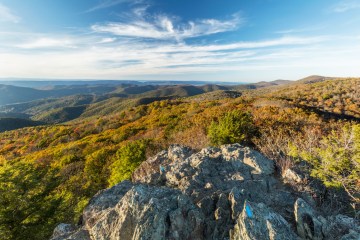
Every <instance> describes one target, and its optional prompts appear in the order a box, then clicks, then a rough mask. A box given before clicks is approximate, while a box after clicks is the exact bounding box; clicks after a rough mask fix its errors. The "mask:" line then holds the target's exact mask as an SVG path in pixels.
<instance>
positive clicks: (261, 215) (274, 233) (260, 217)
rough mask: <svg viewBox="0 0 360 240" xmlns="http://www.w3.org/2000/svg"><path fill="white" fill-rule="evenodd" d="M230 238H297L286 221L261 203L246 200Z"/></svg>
mask: <svg viewBox="0 0 360 240" xmlns="http://www.w3.org/2000/svg"><path fill="white" fill-rule="evenodd" d="M230 239H232V240H237V239H241V240H254V239H264V240H265V239H266V240H292V239H297V236H296V234H295V233H294V232H293V231H292V230H291V228H290V225H289V224H288V222H287V221H286V220H285V219H284V218H283V217H282V216H280V215H279V214H277V213H275V212H273V211H272V210H271V209H270V208H268V207H266V206H265V205H264V204H263V203H258V204H254V203H251V202H248V201H246V202H245V203H244V206H243V211H242V213H241V214H240V216H239V217H238V219H237V222H236V224H235V226H234V229H232V230H231V231H230Z"/></svg>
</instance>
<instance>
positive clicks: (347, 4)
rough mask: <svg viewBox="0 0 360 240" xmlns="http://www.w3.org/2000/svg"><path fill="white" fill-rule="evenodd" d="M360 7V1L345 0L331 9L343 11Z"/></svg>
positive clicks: (338, 11)
mask: <svg viewBox="0 0 360 240" xmlns="http://www.w3.org/2000/svg"><path fill="white" fill-rule="evenodd" d="M359 8H360V2H359V1H356V0H343V1H340V2H339V3H338V4H336V5H334V6H333V7H332V8H331V10H332V11H333V12H337V13H343V12H347V11H350V10H354V9H359Z"/></svg>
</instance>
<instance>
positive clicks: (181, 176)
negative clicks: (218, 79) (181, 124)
mask: <svg viewBox="0 0 360 240" xmlns="http://www.w3.org/2000/svg"><path fill="white" fill-rule="evenodd" d="M274 171H275V170H274V164H273V162H272V161H271V160H269V159H267V158H265V157H264V156H262V155H261V154H260V153H258V152H257V151H254V150H252V149H250V148H247V147H242V146H240V145H238V144H234V145H225V146H222V147H220V148H205V149H203V150H201V151H200V152H198V153H194V152H193V151H192V150H191V149H189V148H186V147H181V146H178V145H174V146H171V147H170V148H169V149H168V150H167V151H162V152H160V153H159V154H157V155H156V156H154V157H152V158H150V159H148V160H147V161H145V162H143V163H142V164H141V166H140V167H139V168H138V169H137V170H136V171H135V172H134V173H133V176H132V182H130V181H124V182H122V183H119V184H118V185H116V186H114V187H112V188H109V189H106V190H102V191H100V192H99V193H98V194H96V195H95V196H94V197H93V199H92V200H91V201H90V203H89V204H88V206H87V207H86V208H85V210H84V212H83V216H82V225H81V226H78V227H74V226H70V225H65V224H60V225H59V226H58V227H57V228H56V229H55V230H54V234H53V237H52V239H54V240H55V239H56V240H62V239H87V240H88V239H126V240H127V239H271V240H272V239H274V240H275V239H276V240H280V239H290V240H291V239H343V240H345V239H358V238H359V236H360V235H359V233H360V230H359V227H358V222H356V221H355V220H354V219H351V218H348V217H345V216H343V215H336V216H327V217H323V216H322V215H321V214H320V213H319V212H317V211H315V210H314V206H312V203H311V202H310V203H307V202H306V201H304V200H303V199H301V198H299V196H301V195H300V194H299V193H297V192H296V191H293V190H292V189H291V188H289V187H287V185H285V184H283V182H282V181H281V180H279V179H278V178H277V177H276V176H275V174H276V173H275V172H274ZM288 178H289V179H291V180H293V181H297V177H294V174H292V173H289V174H288Z"/></svg>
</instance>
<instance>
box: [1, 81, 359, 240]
mask: <svg viewBox="0 0 360 240" xmlns="http://www.w3.org/2000/svg"><path fill="white" fill-rule="evenodd" d="M359 81H360V80H359V79H339V80H328V81H320V82H315V83H308V82H306V83H297V84H291V85H286V86H285V85H282V86H277V87H275V88H274V87H273V86H272V87H271V89H268V90H267V88H263V89H262V90H251V91H249V90H246V91H247V92H246V93H245V92H244V95H242V92H228V91H223V90H222V89H221V88H214V87H210V90H211V91H214V90H220V91H216V92H212V93H211V94H210V93H205V94H200V95H196V96H194V97H190V98H187V97H185V96H188V95H193V93H194V88H192V87H186V88H180V89H181V91H180V90H179V89H176V91H178V90H179V91H180V92H181V93H184V94H185V95H184V96H182V95H180V96H182V98H176V97H173V98H171V99H157V98H151V97H150V95H146V94H147V93H145V94H144V93H141V94H144V95H142V98H141V99H142V100H141V99H137V98H134V99H129V98H127V99H125V100H124V99H122V98H116V97H115V98H109V99H104V100H103V101H99V102H92V100H91V104H90V105H88V106H87V107H86V109H84V108H82V107H79V106H78V105H77V104H75V105H74V107H76V109H75V110H76V111H79V113H78V114H77V115H76V116H72V117H70V119H72V121H71V122H66V123H61V124H57V125H49V126H38V127H29V128H23V129H19V130H16V131H8V132H5V133H1V134H0V205H1V206H6V207H4V208H1V209H0V236H5V238H4V239H25V237H26V238H28V239H47V238H48V237H49V236H50V235H51V231H52V230H53V228H54V226H55V225H57V224H58V223H60V222H73V223H76V222H77V221H78V220H79V216H80V214H81V212H82V210H83V208H84V206H85V205H86V204H87V203H88V201H89V199H90V198H91V197H92V196H93V195H94V194H95V193H96V192H97V191H98V190H100V189H103V188H106V187H110V186H113V185H114V184H116V183H118V182H120V181H122V180H125V179H129V178H130V177H131V174H132V172H133V171H134V169H135V168H136V167H137V166H139V164H140V163H141V162H142V161H144V160H145V159H146V157H149V156H152V155H153V154H154V153H156V152H158V151H160V150H162V149H165V148H167V147H168V146H169V145H171V144H183V145H186V146H189V147H191V148H194V149H201V148H203V147H206V146H209V145H213V146H217V145H220V144H227V143H235V142H238V143H241V144H243V145H247V146H251V147H254V148H256V149H258V150H259V151H260V152H262V153H263V154H264V155H266V156H267V157H268V158H270V159H272V160H274V162H275V163H276V166H277V168H278V169H280V171H283V172H284V171H286V170H287V169H288V168H289V167H291V166H301V167H302V168H303V170H304V171H308V172H309V173H310V174H311V176H312V177H313V178H314V179H315V180H318V181H321V182H322V183H323V184H324V185H325V186H327V187H328V188H329V191H327V193H326V195H324V196H319V199H320V200H318V201H319V202H318V204H322V201H323V202H326V203H327V204H328V202H327V201H325V199H327V198H331V199H333V201H331V205H329V206H328V208H329V209H331V210H336V211H338V212H341V213H343V214H347V215H351V216H354V209H356V208H357V207H358V205H357V204H359V190H360V188H359V187H360V185H359V178H358V177H359V174H360V163H359V162H360V124H359V115H358V114H359V109H360V102H359V99H360V98H359V88H358V87H357V86H359ZM196 89H197V90H196V91H195V92H196V93H198V91H201V92H200V93H202V92H206V91H210V90H209V87H206V89H205V90H204V88H201V90H199V89H200V88H196ZM148 90H150V91H149V92H152V91H156V93H155V95H153V94H151V96H153V97H164V96H169V95H172V93H173V88H172V89H171V90H169V88H167V87H165V88H163V89H162V90H152V88H150V87H149V89H148ZM127 91H128V94H130V93H129V92H131V94H132V93H136V94H138V90H134V89H130V90H129V89H128V90H127ZM164 92H165V93H164ZM190 93H191V94H190ZM235 93H237V94H235ZM219 96H220V97H219ZM138 101H142V102H138ZM86 102H87V100H86ZM80 106H81V105H80ZM34 107H36V106H34ZM65 110H66V109H65ZM70 110H73V109H72V108H71V109H70ZM315 110H321V111H325V112H326V111H329V112H332V113H337V114H345V115H349V116H352V117H353V119H352V120H351V121H350V120H347V119H340V118H338V116H337V115H330V116H327V117H324V115H322V114H321V113H319V112H317V111H315ZM54 111H58V110H54ZM50 113H51V114H50ZM84 113H86V115H84V116H85V117H80V118H78V116H80V115H81V114H84ZM65 115H66V111H65V112H64V111H62V112H49V114H48V115H42V116H43V117H42V118H39V119H42V120H45V119H47V118H49V117H50V116H51V117H52V118H54V120H51V121H56V119H61V118H63V117H64V118H66V119H68V116H65ZM70 119H69V120H70ZM309 181H310V180H309ZM304 191H305V190H304ZM351 206H352V207H351Z"/></svg>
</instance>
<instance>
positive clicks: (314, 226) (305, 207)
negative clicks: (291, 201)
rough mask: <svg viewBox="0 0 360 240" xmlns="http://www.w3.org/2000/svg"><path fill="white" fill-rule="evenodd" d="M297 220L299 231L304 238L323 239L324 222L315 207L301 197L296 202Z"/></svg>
mask: <svg viewBox="0 0 360 240" xmlns="http://www.w3.org/2000/svg"><path fill="white" fill-rule="evenodd" d="M294 213H295V220H296V228H297V233H298V234H299V236H300V237H301V238H303V239H313V240H321V239H324V235H323V233H322V223H321V221H319V219H318V217H317V214H316V213H315V211H314V209H313V208H312V207H311V206H310V205H309V204H307V203H306V202H305V201H304V200H302V199H301V198H298V199H297V200H296V202H295V212H294Z"/></svg>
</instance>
